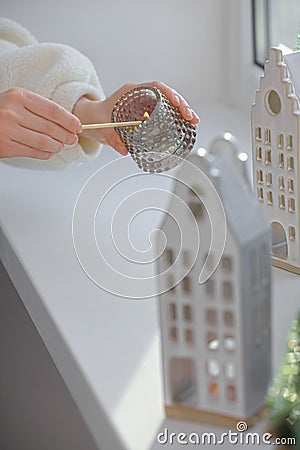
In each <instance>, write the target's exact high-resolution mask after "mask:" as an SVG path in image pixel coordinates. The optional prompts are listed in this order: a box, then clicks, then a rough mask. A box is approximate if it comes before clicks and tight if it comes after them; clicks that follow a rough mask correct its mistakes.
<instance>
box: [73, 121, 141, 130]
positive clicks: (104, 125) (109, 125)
mask: <svg viewBox="0 0 300 450" xmlns="http://www.w3.org/2000/svg"><path fill="white" fill-rule="evenodd" d="M141 123H143V121H142V120H133V121H131V122H107V123H86V124H84V125H82V129H83V130H93V129H96V128H115V127H132V126H136V125H141Z"/></svg>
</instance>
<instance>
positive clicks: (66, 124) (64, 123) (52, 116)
mask: <svg viewBox="0 0 300 450" xmlns="http://www.w3.org/2000/svg"><path fill="white" fill-rule="evenodd" d="M21 95H22V96H23V102H24V107H25V108H26V109H27V110H28V111H30V112H32V113H33V114H35V115H38V116H40V117H43V118H44V119H47V120H50V121H51V122H54V123H55V124H58V125H59V126H60V127H62V128H65V129H66V130H68V131H69V132H70V133H73V134H76V133H79V132H80V131H81V123H80V121H79V119H78V118H77V117H76V116H75V115H74V114H72V113H70V112H68V111H67V110H66V109H64V108H63V107H62V106H60V105H58V104H57V103H55V102H52V101H51V100H48V99H46V98H44V97H41V96H40V95H38V94H35V93H34V92H31V91H27V90H22V92H21Z"/></svg>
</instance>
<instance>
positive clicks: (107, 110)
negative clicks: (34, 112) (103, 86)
mask: <svg viewBox="0 0 300 450" xmlns="http://www.w3.org/2000/svg"><path fill="white" fill-rule="evenodd" d="M140 85H143V86H146V85H147V86H154V87H157V88H158V89H159V90H160V91H161V92H162V93H163V94H165V96H166V97H167V98H168V100H169V101H170V102H171V103H172V104H173V105H174V106H176V107H177V108H178V109H179V111H180V113H181V115H182V116H183V118H184V119H186V120H188V121H190V122H191V123H192V124H194V125H197V123H198V122H199V117H198V116H197V114H196V113H195V112H194V111H193V110H192V109H191V108H190V106H189V104H188V103H187V101H186V100H185V99H184V98H183V97H182V96H181V95H180V94H178V92H176V91H175V90H174V89H172V88H170V87H169V86H166V85H165V84H164V83H162V82H160V81H151V82H145V83H142V84H140ZM136 86H139V85H137V84H126V85H124V86H122V87H121V88H120V89H118V90H117V91H116V92H114V93H113V94H112V95H111V96H110V97H108V98H107V99H105V100H103V101H93V100H89V99H88V98H86V97H82V98H81V99H79V100H78V102H77V103H76V105H75V108H74V110H73V113H74V114H75V115H76V116H77V117H78V118H79V119H80V120H81V122H82V124H84V123H103V122H110V121H111V113H112V110H113V107H114V105H115V103H116V101H117V100H118V99H119V98H120V97H121V95H123V94H125V92H127V91H129V90H130V89H133V88H134V87H136ZM82 135H83V136H87V137H91V138H93V139H96V140H97V141H99V142H101V143H103V144H107V145H110V146H111V147H113V148H114V149H115V150H117V151H118V152H119V153H121V154H122V155H126V154H127V153H128V150H127V148H126V147H125V145H124V144H123V142H122V141H121V139H120V137H119V135H118V134H117V132H116V131H115V130H114V129H113V128H106V129H98V130H84V131H83V133H82Z"/></svg>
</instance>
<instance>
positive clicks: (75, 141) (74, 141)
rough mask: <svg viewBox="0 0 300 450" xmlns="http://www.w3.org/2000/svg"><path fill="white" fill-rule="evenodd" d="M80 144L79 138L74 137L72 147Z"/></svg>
mask: <svg viewBox="0 0 300 450" xmlns="http://www.w3.org/2000/svg"><path fill="white" fill-rule="evenodd" d="M77 142H78V136H74V139H73V141H72V142H71V145H75V144H77Z"/></svg>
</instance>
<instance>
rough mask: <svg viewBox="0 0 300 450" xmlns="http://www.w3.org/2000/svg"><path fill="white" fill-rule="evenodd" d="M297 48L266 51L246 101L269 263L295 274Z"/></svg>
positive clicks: (299, 243)
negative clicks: (252, 96)
mask: <svg viewBox="0 0 300 450" xmlns="http://www.w3.org/2000/svg"><path fill="white" fill-rule="evenodd" d="M299 100H300V52H293V53H290V54H286V55H283V53H282V51H281V50H280V49H279V48H272V49H271V50H270V55H269V60H268V61H267V62H266V64H265V69H264V75H263V76H262V77H261V78H260V83H259V89H258V90H257V92H256V98H255V103H254V105H253V106H252V113H251V116H252V154H253V169H254V170H253V175H254V189H255V192H256V195H257V197H258V200H259V202H260V203H261V206H262V208H263V210H264V213H265V215H266V217H267V219H268V223H269V226H270V232H271V239H272V249H271V250H272V261H273V265H274V266H277V267H281V268H283V269H286V270H289V271H291V272H295V273H298V274H300V234H299V231H300V228H299V211H300V209H299V151H300V104H299Z"/></svg>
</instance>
